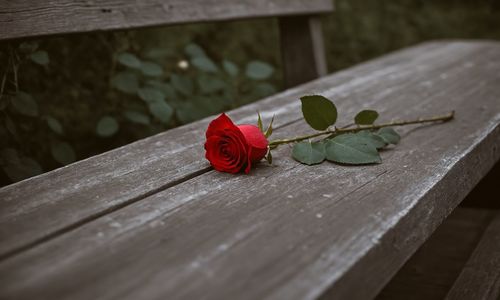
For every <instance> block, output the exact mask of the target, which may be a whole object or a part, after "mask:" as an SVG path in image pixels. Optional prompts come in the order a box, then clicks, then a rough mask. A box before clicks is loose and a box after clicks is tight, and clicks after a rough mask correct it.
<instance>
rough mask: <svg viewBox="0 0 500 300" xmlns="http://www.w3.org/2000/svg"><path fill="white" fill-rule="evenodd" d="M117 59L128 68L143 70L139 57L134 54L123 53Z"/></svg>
mask: <svg viewBox="0 0 500 300" xmlns="http://www.w3.org/2000/svg"><path fill="white" fill-rule="evenodd" d="M116 58H117V60H118V62H119V63H121V64H122V65H124V66H126V67H129V68H133V69H139V68H141V65H142V63H141V61H140V59H138V58H137V56H135V55H134V54H132V53H128V52H122V53H120V54H118V55H117V56H116Z"/></svg>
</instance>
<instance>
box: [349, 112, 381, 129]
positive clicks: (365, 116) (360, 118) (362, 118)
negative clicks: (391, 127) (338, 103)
mask: <svg viewBox="0 0 500 300" xmlns="http://www.w3.org/2000/svg"><path fill="white" fill-rule="evenodd" d="M377 118H378V112H376V111H374V110H362V111H360V112H359V113H358V114H357V115H356V116H355V117H354V122H355V123H356V124H358V125H371V124H373V122H375V120H376V119H377Z"/></svg>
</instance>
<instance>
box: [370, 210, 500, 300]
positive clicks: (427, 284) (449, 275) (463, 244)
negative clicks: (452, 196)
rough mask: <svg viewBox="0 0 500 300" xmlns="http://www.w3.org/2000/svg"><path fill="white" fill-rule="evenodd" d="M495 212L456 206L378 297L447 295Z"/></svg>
mask: <svg viewBox="0 0 500 300" xmlns="http://www.w3.org/2000/svg"><path fill="white" fill-rule="evenodd" d="M494 215H495V211H494V210H488V209H475V208H463V207H458V208H457V209H455V210H454V211H453V213H452V214H451V215H450V216H449V217H448V218H447V219H446V220H445V221H444V222H443V224H441V225H440V226H439V227H438V228H437V230H436V231H435V232H434V233H433V234H432V236H431V237H430V238H429V240H427V241H426V242H425V244H424V245H423V246H422V247H421V248H420V249H418V251H417V252H416V253H415V254H414V255H413V256H412V257H411V258H410V259H409V260H408V261H407V262H406V263H405V265H404V266H403V267H402V268H401V270H399V271H398V273H397V274H396V275H395V276H394V277H393V278H392V279H391V281H390V282H389V284H387V285H386V286H385V287H384V289H383V290H382V291H381V292H380V294H379V295H377V297H376V298H375V299H376V300H392V299H393V300H400V299H405V300H421V299H426V300H442V299H444V298H445V297H446V294H447V293H448V292H449V290H450V289H451V287H452V286H453V283H454V282H455V280H456V279H457V278H458V276H459V275H460V272H461V271H462V269H463V267H464V265H465V263H466V262H467V260H468V259H469V257H470V255H471V254H472V252H473V251H474V249H475V248H476V246H477V244H478V243H479V240H480V239H481V236H482V235H483V233H484V230H485V229H486V228H487V227H488V225H489V224H490V223H491V220H492V218H493V217H494ZM462 299H476V298H474V297H472V298H465V297H464V298H462Z"/></svg>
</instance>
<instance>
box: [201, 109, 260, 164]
mask: <svg viewBox="0 0 500 300" xmlns="http://www.w3.org/2000/svg"><path fill="white" fill-rule="evenodd" d="M206 137H207V141H206V142H205V151H206V153H205V157H206V158H207V159H208V161H209V162H210V164H211V165H212V166H213V167H214V169H216V170H217V171H220V172H228V173H238V172H240V171H245V173H247V174H248V172H250V168H251V167H252V164H254V163H256V162H258V161H260V160H261V159H262V158H264V156H265V155H266V153H267V146H268V144H269V142H268V141H267V139H266V137H265V136H264V134H263V133H262V132H261V131H260V130H259V128H258V127H257V126H255V125H249V124H243V125H238V126H236V125H234V123H233V121H231V119H230V118H229V117H228V116H226V115H225V114H224V113H223V114H221V115H220V116H219V117H218V118H216V119H215V120H213V121H212V122H210V124H209V125H208V129H207V132H206Z"/></svg>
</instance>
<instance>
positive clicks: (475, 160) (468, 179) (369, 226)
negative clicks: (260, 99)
mask: <svg viewBox="0 0 500 300" xmlns="http://www.w3.org/2000/svg"><path fill="white" fill-rule="evenodd" d="M428 47H429V46H428V45H427V46H421V47H418V48H413V49H412V50H411V51H417V52H421V53H422V55H423V56H425V57H426V59H423V60H419V61H413V62H409V63H408V62H407V63H406V64H405V63H402V64H401V68H404V69H406V72H408V74H405V73H398V72H387V71H388V70H389V69H387V68H386V69H385V71H386V73H385V74H383V73H377V72H376V71H373V70H372V71H373V72H374V73H373V74H372V78H373V81H375V84H371V83H369V82H364V83H363V82H362V81H358V83H359V84H358V85H354V84H353V83H352V81H351V84H352V85H351V86H346V85H344V88H342V89H337V90H336V88H337V87H335V85H332V84H331V80H332V79H333V78H335V76H331V77H327V78H324V79H321V80H318V81H315V82H314V83H313V84H309V85H304V86H302V92H303V93H304V92H310V91H311V90H312V88H314V89H316V90H318V91H320V92H322V93H323V94H325V95H327V96H331V95H333V94H337V95H339V97H338V98H339V99H338V101H337V103H338V104H339V111H341V115H343V114H347V113H352V112H355V111H357V110H358V109H359V108H360V107H359V105H360V103H362V101H365V100H366V98H367V97H368V95H369V96H370V97H371V99H372V101H368V103H369V105H370V106H371V108H375V109H377V110H379V111H380V112H381V115H382V116H384V118H387V119H389V118H395V117H407V118H409V117H412V116H413V117H414V116H416V115H421V114H429V113H437V112H443V111H448V110H450V109H455V110H456V112H457V120H456V121H454V122H449V123H446V124H442V125H437V126H424V127H420V128H418V129H415V128H407V129H404V130H402V132H403V136H404V138H403V140H402V143H401V144H400V145H398V147H397V148H395V149H392V150H388V151H384V152H383V153H382V156H383V160H384V163H383V164H380V165H375V166H365V167H346V166H333V165H331V164H328V163H325V164H322V165H319V166H315V167H307V166H303V165H300V164H298V163H297V162H295V161H293V160H292V159H291V158H289V156H288V155H289V152H290V149H289V148H287V147H283V148H280V149H279V150H278V151H277V153H276V155H275V157H276V159H277V161H276V163H277V166H275V167H269V166H266V165H264V164H262V165H260V166H259V167H258V168H257V169H256V170H254V172H252V173H251V174H250V175H248V176H233V175H230V174H221V173H218V172H215V171H210V172H207V173H205V174H202V175H200V176H197V177H195V178H192V179H190V180H188V181H186V182H183V183H180V184H177V185H175V186H173V187H171V188H168V189H166V190H164V191H161V192H158V193H156V194H154V195H151V196H150V197H147V198H145V199H142V201H139V202H136V203H133V204H131V205H129V206H127V207H125V208H123V209H120V210H117V211H115V212H113V213H110V214H108V215H106V216H104V217H101V218H98V219H96V220H94V221H92V222H90V223H88V224H85V225H83V226H80V227H79V228H76V229H74V230H72V231H71V232H67V233H66V234H64V235H61V236H59V237H57V238H54V239H52V240H50V241H47V242H45V243H43V244H41V245H38V246H37V247H34V248H32V249H29V250H27V251H25V252H23V253H21V254H19V255H16V256H13V257H11V258H9V259H7V260H5V261H3V262H1V263H0V281H1V282H2V289H1V290H0V296H1V297H5V298H17V299H30V298H33V297H35V296H36V297H37V298H40V297H41V296H42V295H43V297H45V298H47V299H53V298H58V299H89V298H95V296H96V295H99V296H100V298H101V299H114V298H120V299H139V298H148V299H164V298H165V296H166V295H168V296H169V298H172V299H177V298H178V299H197V298H205V299H234V298H238V299H269V298H273V299H315V298H316V297H318V296H319V295H321V294H323V293H324V292H325V290H327V289H328V294H330V295H335V297H336V298H349V299H367V298H370V297H373V296H375V295H376V294H377V292H378V291H379V290H380V289H381V288H382V287H383V285H385V283H387V281H388V280H389V279H390V278H391V277H392V276H393V275H394V273H395V272H396V271H397V270H398V269H399V268H400V267H401V265H402V264H403V263H404V262H405V261H406V260H407V259H408V257H409V256H410V255H411V254H412V253H413V252H414V251H415V250H416V249H417V248H418V247H419V246H420V245H421V244H422V243H423V242H424V241H425V240H426V239H427V238H428V237H429V236H430V234H431V233H432V232H433V231H434V229H435V228H436V226H438V225H439V224H440V223H441V222H442V221H443V219H444V218H445V217H446V216H447V215H448V214H449V213H450V211H451V210H452V209H453V208H454V207H455V206H456V205H457V204H458V203H459V202H460V201H461V200H462V199H463V198H464V197H465V196H466V194H467V193H468V192H469V191H470V190H471V189H472V188H473V187H474V185H475V184H476V183H477V182H478V181H479V179H480V178H481V177H482V176H484V175H485V174H486V173H487V171H488V170H489V169H490V168H491V167H492V166H493V165H494V163H495V162H497V161H498V160H499V158H500V143H499V141H500V126H499V124H500V101H498V99H499V98H500V88H499V86H498V83H499V82H500V63H499V62H500V51H499V49H500V45H499V44H498V43H477V44H475V43H470V44H469V43H450V44H446V43H444V44H441V46H439V47H436V48H435V49H434V50H433V51H436V52H440V51H441V50H442V51H443V52H441V54H442V55H432V52H433V51H431V50H429V48H428ZM399 55H401V53H400V54H399ZM386 59H387V58H386ZM388 60H389V59H388ZM444 61H446V63H444ZM359 69H362V68H359ZM359 69H358V70H359ZM398 69H399V68H398ZM393 71H394V70H393ZM419 73H422V74H426V76H422V74H419ZM374 74H377V75H376V76H375V75H374ZM398 76H399V78H400V79H403V80H404V82H399V85H394V83H395V82H396V81H397V80H396V77H398ZM391 77H394V78H392V79H391ZM365 78H366V77H365ZM358 79H359V78H358ZM355 80H357V79H354V80H353V81H355ZM391 80H394V81H391ZM471 99H473V101H472V100H471ZM344 121H346V120H345V119H344ZM305 130H307V128H306V127H305V126H304V124H303V123H301V122H295V123H293V124H290V125H289V126H284V127H283V128H282V129H280V130H279V131H277V135H278V133H279V134H281V135H286V136H289V135H292V134H300V133H302V132H304V131H305ZM313 185H314V189H311V186H313ZM74 278H78V280H74ZM360 283H362V288H359V289H353V287H357V286H359V285H360ZM110 286H112V287H113V288H111V289H110Z"/></svg>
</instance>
